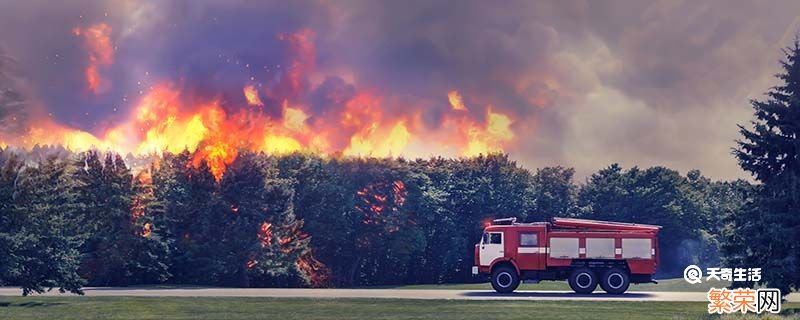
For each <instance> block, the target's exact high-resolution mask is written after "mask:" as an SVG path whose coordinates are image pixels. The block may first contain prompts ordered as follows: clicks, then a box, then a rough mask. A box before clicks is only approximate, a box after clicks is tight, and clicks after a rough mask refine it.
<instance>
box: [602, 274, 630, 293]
mask: <svg viewBox="0 0 800 320" xmlns="http://www.w3.org/2000/svg"><path fill="white" fill-rule="evenodd" d="M630 284H631V280H630V277H629V276H628V272H626V271H625V270H622V269H619V268H611V269H609V270H608V271H606V273H605V274H603V279H601V280H600V287H601V288H603V290H605V291H606V292H608V293H610V294H622V293H624V292H625V291H626V290H628V286H630Z"/></svg>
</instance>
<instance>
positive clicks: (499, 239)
mask: <svg viewBox="0 0 800 320" xmlns="http://www.w3.org/2000/svg"><path fill="white" fill-rule="evenodd" d="M503 240H504V239H503V233H502V232H484V233H483V238H482V239H481V250H480V263H481V265H482V266H489V265H491V264H492V261H494V259H497V258H500V257H503V256H504V255H505V251H503Z"/></svg>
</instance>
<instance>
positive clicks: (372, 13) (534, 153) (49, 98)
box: [0, 0, 800, 181]
mask: <svg viewBox="0 0 800 320" xmlns="http://www.w3.org/2000/svg"><path fill="white" fill-rule="evenodd" d="M798 13H800V2H797V1H770V2H768V3H765V2H763V1H703V2H698V1H652V2H651V1H577V0H576V1H502V2H489V1H456V2H453V1H449V2H445V1H237V0H233V1H63V2H52V1H39V0H33V1H9V0H0V86H2V87H3V91H0V138H5V139H6V140H7V142H4V143H5V144H9V145H13V144H14V141H15V136H22V135H25V134H28V133H29V131H30V130H31V128H32V127H36V126H37V124H39V123H43V122H52V123H57V124H58V126H59V128H61V127H64V128H71V129H74V130H81V131H85V132H88V133H90V134H92V135H96V136H101V135H103V134H104V132H106V131H107V130H108V129H109V128H114V127H115V126H119V125H120V124H121V123H127V122H130V121H131V120H130V119H131V115H132V113H134V112H136V111H134V109H135V108H137V106H140V105H141V104H142V99H143V97H147V96H148V93H150V92H152V91H153V90H154V88H156V89H158V88H161V87H162V86H163V84H165V83H169V84H170V86H171V88H179V91H180V94H179V95H180V99H181V101H183V104H191V103H190V102H188V101H192V102H196V103H201V102H202V101H211V100H214V101H217V100H220V101H224V102H222V103H221V105H222V107H221V108H222V109H223V110H225V112H226V113H227V114H229V115H230V114H233V112H235V110H234V109H242V108H245V107H246V106H248V105H249V106H251V107H252V106H253V105H254V103H253V102H252V101H251V100H248V99H247V97H246V96H245V95H243V94H242V87H243V86H245V85H254V86H255V88H257V89H256V95H257V96H259V97H260V99H259V101H258V102H260V104H259V106H260V108H261V110H260V111H259V112H261V113H263V114H266V115H267V117H270V116H273V117H275V118H283V119H286V118H287V117H289V116H288V113H287V111H286V106H285V105H284V103H283V102H284V101H288V103H290V104H292V105H296V106H297V109H298V110H301V111H303V112H304V113H303V115H304V116H303V117H302V118H301V122H303V123H302V124H301V125H302V126H303V127H305V126H309V127H310V128H311V129H310V130H311V131H320V132H328V131H326V130H328V129H330V128H334V127H336V124H341V123H343V122H341V121H344V120H341V121H339V122H333V121H332V120H330V119H332V118H336V119H344V118H342V117H348V119H349V117H350V116H351V115H350V113H348V112H353V108H363V109H365V110H366V109H368V108H367V107H363V106H366V105H367V104H363V105H358V107H351V106H350V103H349V101H364V100H370V99H368V98H365V97H377V98H375V99H374V101H379V102H374V104H376V105H377V107H376V108H378V109H380V113H381V117H380V119H381V120H380V123H381V124H380V125H379V126H377V127H378V129H375V130H366V131H365V130H363V129H356V128H355V127H353V129H352V130H351V129H348V128H350V127H348V125H352V123H349V124H344V125H342V128H343V129H342V130H343V131H348V130H351V131H352V132H349V133H348V135H347V136H346V137H343V138H341V139H339V140H341V141H339V140H337V139H334V138H332V140H330V141H326V142H325V143H326V144H325V146H326V148H338V147H339V146H341V148H349V147H352V146H353V144H354V143H355V142H354V140H352V138H351V136H356V135H366V136H365V138H364V139H366V140H369V139H372V140H378V141H380V140H385V139H389V138H386V137H390V138H391V137H393V134H394V133H396V130H395V129H398V127H397V126H396V125H395V124H399V123H403V129H404V130H406V131H407V132H406V131H404V132H405V133H407V135H408V136H410V138H408V137H406V135H402V134H401V135H400V136H403V139H401V140H402V143H400V144H397V145H394V144H392V143H389V145H390V146H389V147H388V149H387V150H388V151H387V152H389V153H391V154H392V155H396V154H394V153H392V152H397V153H399V154H400V155H407V156H412V157H413V156H422V157H426V156H434V155H444V156H458V155H464V154H466V153H465V152H467V151H466V150H467V149H469V148H470V147H469V146H473V143H475V141H473V140H470V139H473V138H475V136H479V138H475V139H479V140H480V141H479V142H480V143H477V145H479V146H481V147H485V148H489V149H492V150H494V149H499V150H502V151H504V152H507V153H509V155H510V156H511V158H513V159H514V160H516V161H518V162H519V163H520V164H522V165H523V166H525V167H527V168H531V169H533V168H538V167H543V166H554V165H561V166H567V167H574V168H575V169H576V176H577V178H578V180H579V181H580V180H582V179H584V178H585V177H587V176H588V175H590V174H591V173H592V172H595V171H597V170H598V169H600V168H603V167H605V166H608V165H609V164H611V163H619V164H621V165H622V166H623V167H631V166H640V167H649V166H656V165H660V166H666V167H670V168H673V169H676V170H679V171H680V172H681V173H686V171H688V170H691V169H699V170H701V171H702V172H703V174H705V175H707V176H709V177H711V178H714V179H736V178H747V177H748V176H747V174H746V173H745V172H743V171H742V170H741V169H740V168H739V167H738V165H737V163H736V160H735V159H734V158H733V156H732V155H731V150H732V148H733V147H734V146H735V142H734V141H735V139H737V138H738V129H737V124H744V125H747V123H748V121H749V119H751V117H752V109H751V108H750V105H749V100H750V99H760V98H763V93H764V92H765V91H766V90H768V89H769V87H770V86H771V85H774V84H775V80H774V74H776V73H777V72H779V71H780V70H779V68H780V64H779V61H780V59H781V58H782V52H781V48H783V47H786V46H788V45H790V44H791V42H792V40H793V39H794V37H795V33H796V32H797V31H798V30H799V29H798V28H799V27H800V23H798V21H800V20H798ZM176 90H177V89H176ZM450 92H457V93H458V96H459V97H460V99H461V102H462V103H463V105H464V106H465V107H464V108H463V109H460V108H456V107H455V106H454V105H453V102H452V101H451V100H450V99H448V98H449V97H448V93H450ZM359 97H360V99H361V100H358V98H359ZM262 100H263V101H262ZM197 101H201V102H197ZM370 101H373V100H370ZM187 108H189V109H191V107H187ZM458 112H461V113H458ZM494 115H498V116H494ZM229 117H231V118H233V117H232V116H229ZM369 119H377V118H374V117H372V118H369ZM387 119H402V120H398V121H399V122H389V121H388V120H387ZM504 119H507V120H509V121H505V120H504ZM494 120H497V121H498V122H499V123H500V124H499V125H498V126H500V127H502V128H501V129H500V130H499V131H498V130H497V129H496V128H494V127H493V126H494V125H495V124H496V123H494V122H493V121H494ZM284 121H285V120H284ZM284 123H286V122H284ZM384 123H386V124H387V125H386V129H385V130H384V129H382V127H383V126H384ZM448 123H449V124H448ZM465 123H466V125H467V126H471V128H473V129H469V130H466V131H464V130H462V131H459V129H452V130H451V129H449V126H450V125H453V126H456V127H459V126H461V125H465ZM317 127H319V129H317ZM459 128H460V127H459ZM474 128H478V129H480V130H482V131H481V133H480V134H475V136H474V135H473V134H472V132H474V131H475V130H478V129H474ZM506 130H508V131H506ZM384 131H386V132H384ZM389 131H391V133H388V132H389ZM400 131H402V130H400ZM376 132H384V136H380V135H379V134H378V133H376ZM453 132H455V133H453ZM370 134H374V135H375V137H373V138H370V137H369V135H370ZM448 134H454V135H459V134H461V135H463V136H464V139H463V141H462V140H459V139H450V138H448V137H446V136H447V135H448ZM297 135H299V133H298V134H297ZM329 135H330V134H329ZM294 137H297V138H296V139H297V140H298V141H300V143H301V144H312V142H311V141H312V140H313V141H317V140H318V139H316V138H314V139H312V138H307V140H303V139H306V138H305V136H304V137H298V136H294ZM387 141H388V140H387ZM0 142H2V140H0ZM362 142H363V141H362ZM313 143H316V142H313ZM364 143H366V144H367V145H368V146H369V147H370V148H373V149H374V148H379V147H380V146H379V144H380V142H373V144H372V145H370V144H369V143H367V142H364ZM486 144H489V145H490V146H489V147H486V146H485V145H486Z"/></svg>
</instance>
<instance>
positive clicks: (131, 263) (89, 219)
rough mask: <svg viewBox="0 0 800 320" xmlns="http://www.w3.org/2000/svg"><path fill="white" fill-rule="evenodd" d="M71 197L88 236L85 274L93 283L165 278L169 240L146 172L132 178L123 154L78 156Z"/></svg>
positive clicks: (80, 226) (83, 250)
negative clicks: (163, 232)
mask: <svg viewBox="0 0 800 320" xmlns="http://www.w3.org/2000/svg"><path fill="white" fill-rule="evenodd" d="M77 158H78V159H77V160H76V161H75V167H76V170H75V172H74V173H73V176H72V177H71V181H73V182H74V188H75V192H76V194H77V197H76V201H74V202H72V203H73V204H74V206H75V208H76V212H77V213H78V214H79V216H80V218H81V219H80V221H81V223H79V224H78V225H76V227H77V228H78V230H79V232H80V233H81V234H82V235H84V236H85V237H86V241H85V242H84V244H83V246H82V247H81V253H82V259H81V274H82V275H83V276H84V278H86V279H87V280H88V281H89V284H91V285H102V286H108V285H127V284H130V283H141V282H163V281H165V280H166V279H167V278H168V276H169V274H168V273H167V266H166V260H167V257H168V254H167V245H166V242H165V239H164V237H163V235H162V232H161V228H163V227H164V225H163V223H156V220H159V219H162V218H163V205H162V204H161V203H159V202H157V201H156V200H155V199H154V196H153V194H152V186H151V184H150V181H149V178H148V176H147V173H146V172H144V173H141V174H140V175H139V179H134V177H133V174H132V173H131V170H130V169H129V168H128V167H127V166H126V164H125V162H124V161H123V160H122V158H121V157H120V156H119V155H113V154H106V156H105V158H104V161H103V162H102V163H101V161H100V155H99V154H98V153H97V152H86V153H82V154H79V155H77Z"/></svg>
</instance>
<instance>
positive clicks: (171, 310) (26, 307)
mask: <svg viewBox="0 0 800 320" xmlns="http://www.w3.org/2000/svg"><path fill="white" fill-rule="evenodd" d="M784 310H787V311H788V312H795V313H797V312H800V304H798V303H794V304H786V305H784ZM532 318H537V319H703V318H707V314H706V303H704V302H628V301H597V302H595V301H591V302H589V301H464V300H389V299H293V298H167V297H162V298H150V297H148V298H142V297H2V298H0V319H19V320H25V319H37V320H38V319H59V320H67V319H303V320H311V319H481V320H486V319H532Z"/></svg>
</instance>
